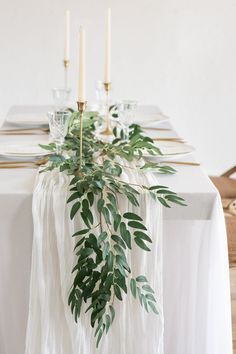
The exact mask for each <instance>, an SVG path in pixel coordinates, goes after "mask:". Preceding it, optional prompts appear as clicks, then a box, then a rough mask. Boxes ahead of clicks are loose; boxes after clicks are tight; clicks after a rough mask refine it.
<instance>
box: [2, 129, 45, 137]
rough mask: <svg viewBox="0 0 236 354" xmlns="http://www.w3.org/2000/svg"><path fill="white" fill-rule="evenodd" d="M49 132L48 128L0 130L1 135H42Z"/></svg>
mask: <svg viewBox="0 0 236 354" xmlns="http://www.w3.org/2000/svg"><path fill="white" fill-rule="evenodd" d="M48 132H49V129H48V128H24V129H23V128H19V129H0V134H1V135H40V134H47V133H48Z"/></svg>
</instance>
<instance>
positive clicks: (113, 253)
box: [44, 106, 185, 346]
mask: <svg viewBox="0 0 236 354" xmlns="http://www.w3.org/2000/svg"><path fill="white" fill-rule="evenodd" d="M110 112H111V113H112V115H113V117H114V118H116V115H117V107H115V106H113V107H110ZM85 118H86V119H85V121H84V124H83V131H84V132H83V151H82V155H83V164H82V166H81V168H79V163H80V153H81V152H80V135H79V133H80V124H79V120H78V112H74V111H73V112H72V116H71V121H70V127H69V134H68V135H67V137H66V141H65V144H64V148H65V150H67V152H68V154H69V156H70V157H69V158H67V159H65V158H64V157H62V156H58V155H56V154H55V153H54V154H52V155H50V157H49V160H50V162H49V165H48V166H47V167H46V168H45V170H50V169H51V170H52V169H54V168H57V169H59V170H60V171H61V172H64V171H65V172H66V173H67V174H68V175H69V176H71V181H70V185H69V188H70V196H69V198H68V200H67V202H68V206H69V214H70V218H71V220H72V221H73V222H74V225H80V226H81V229H79V230H75V232H74V234H73V235H72V237H73V239H74V240H75V245H74V254H75V264H74V267H73V269H72V274H73V283H72V286H71V289H70V293H69V297H68V305H69V306H70V309H71V312H72V314H73V316H74V319H75V322H78V320H79V317H80V314H81V311H82V310H83V311H84V310H85V312H86V313H87V312H88V313H89V316H90V323H91V326H92V327H93V328H94V336H95V338H96V345H97V346H98V345H99V343H100V341H101V339H102V337H103V335H104V334H106V333H108V332H109V329H110V327H111V325H112V323H113V321H114V320H115V304H116V301H123V298H124V296H126V294H127V293H128V291H130V292H131V293H132V296H133V297H134V298H135V299H138V300H139V302H140V304H141V306H143V307H144V308H145V310H146V311H147V312H150V311H151V312H153V313H155V314H158V311H157V308H156V299H155V294H154V291H153V289H152V287H151V286H150V284H149V283H148V280H147V278H146V276H145V275H137V276H136V275H134V274H133V273H132V269H131V266H130V264H129V259H130V252H132V251H133V248H139V251H147V252H150V251H151V245H152V239H151V237H150V235H149V230H147V227H146V225H145V224H144V221H143V218H142V217H141V216H140V215H139V214H138V210H139V203H140V194H141V193H146V194H149V195H150V196H151V197H152V198H153V199H154V200H155V201H157V202H160V203H161V204H163V205H164V206H165V207H170V206H171V204H173V203H174V204H179V205H185V203H184V199H183V198H181V197H179V196H178V195H177V194H176V193H174V192H172V191H170V190H169V188H168V187H166V186H159V185H157V186H151V187H150V186H143V185H135V184H132V183H127V182H125V181H124V180H123V178H122V172H123V170H125V169H126V168H130V162H133V164H132V166H135V164H137V165H138V164H139V165H140V163H139V160H140V159H141V158H143V157H144V154H145V153H147V152H148V153H149V154H152V155H156V154H161V152H160V150H159V149H158V148H157V147H156V145H155V144H154V142H153V141H152V139H151V138H150V137H147V136H145V135H144V134H143V132H142V129H141V128H140V127H139V126H138V125H135V124H133V125H132V126H131V127H130V131H129V138H128V141H126V140H124V132H123V131H122V129H117V128H115V129H114V131H113V133H114V139H113V141H112V142H111V143H104V142H102V141H100V140H99V139H97V138H96V137H95V135H94V130H95V125H94V123H95V120H96V119H97V118H96V114H92V113H91V112H90V113H88V114H87V115H86V117H85ZM46 148H47V149H48V150H50V151H51V152H54V151H55V146H54V144H50V145H48V146H46ZM132 168H133V167H132ZM134 168H135V167H134ZM150 168H155V169H156V170H157V171H158V172H159V173H169V174H172V173H174V172H175V170H174V169H173V168H172V167H169V166H160V165H159V164H154V163H151V162H146V163H145V164H144V165H143V167H142V168H141V169H142V170H146V169H150ZM45 170H44V171H45ZM136 171H139V172H140V168H139V167H138V168H137V169H136ZM65 172H64V173H65ZM121 200H122V202H126V204H127V205H128V210H126V212H124V213H121V210H120V205H119V203H120V201H121ZM84 307H85V308H84Z"/></svg>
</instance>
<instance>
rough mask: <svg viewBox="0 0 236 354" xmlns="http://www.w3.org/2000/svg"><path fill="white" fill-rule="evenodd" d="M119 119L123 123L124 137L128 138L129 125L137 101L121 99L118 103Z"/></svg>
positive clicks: (132, 118)
mask: <svg viewBox="0 0 236 354" xmlns="http://www.w3.org/2000/svg"><path fill="white" fill-rule="evenodd" d="M117 106H118V116H119V121H120V123H121V124H122V125H123V130H124V139H125V140H128V137H129V126H130V125H131V124H132V123H133V120H134V117H135V112H136V110H137V106H138V102H137V101H133V100H123V101H120V102H119V103H118V105H117Z"/></svg>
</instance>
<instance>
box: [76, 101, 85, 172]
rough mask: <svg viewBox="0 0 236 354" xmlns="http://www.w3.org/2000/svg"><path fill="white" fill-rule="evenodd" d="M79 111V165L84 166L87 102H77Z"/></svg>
mask: <svg viewBox="0 0 236 354" xmlns="http://www.w3.org/2000/svg"><path fill="white" fill-rule="evenodd" d="M77 105H78V111H79V119H80V161H79V166H80V168H81V166H82V158H83V115H84V111H85V108H86V102H79V101H78V102H77Z"/></svg>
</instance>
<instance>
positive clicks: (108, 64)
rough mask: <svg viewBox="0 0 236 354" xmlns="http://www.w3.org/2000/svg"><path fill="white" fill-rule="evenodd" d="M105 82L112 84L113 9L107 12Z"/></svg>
mask: <svg viewBox="0 0 236 354" xmlns="http://www.w3.org/2000/svg"><path fill="white" fill-rule="evenodd" d="M104 82H105V83H108V82H111V9H110V8H109V9H108V10H107V21H106V41H105V76H104Z"/></svg>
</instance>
